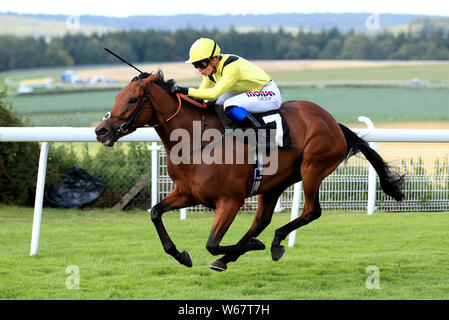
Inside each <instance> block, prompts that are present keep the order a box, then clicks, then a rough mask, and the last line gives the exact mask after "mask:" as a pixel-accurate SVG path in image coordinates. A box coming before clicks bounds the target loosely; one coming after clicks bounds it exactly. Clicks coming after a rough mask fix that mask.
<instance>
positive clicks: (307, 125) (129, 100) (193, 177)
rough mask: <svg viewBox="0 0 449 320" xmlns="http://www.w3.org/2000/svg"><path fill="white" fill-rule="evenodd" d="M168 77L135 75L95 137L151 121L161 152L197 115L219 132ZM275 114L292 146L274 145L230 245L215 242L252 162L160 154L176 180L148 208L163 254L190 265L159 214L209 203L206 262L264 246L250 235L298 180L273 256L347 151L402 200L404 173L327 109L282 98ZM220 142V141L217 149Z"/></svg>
mask: <svg viewBox="0 0 449 320" xmlns="http://www.w3.org/2000/svg"><path fill="white" fill-rule="evenodd" d="M174 85H175V82H174V81H173V80H172V79H171V80H168V81H166V80H164V76H163V73H162V71H161V70H159V71H158V72H156V73H151V74H150V73H141V74H140V75H139V76H138V77H135V78H134V79H133V80H132V81H131V82H130V83H129V84H128V85H127V86H126V87H125V88H124V89H123V90H122V91H121V92H120V93H118V95H117V96H116V98H115V105H114V107H113V108H112V110H111V111H110V112H109V113H108V114H107V115H106V116H105V118H103V121H102V122H101V123H100V124H99V125H98V127H97V128H96V129H95V133H96V135H97V140H98V141H99V142H100V143H103V144H104V145H106V146H113V145H114V143H115V142H116V141H117V140H118V139H120V138H121V137H123V136H125V135H127V134H129V133H131V132H133V131H135V130H136V129H137V128H139V127H143V126H151V127H154V128H155V130H156V132H157V134H158V135H159V137H160V138H161V141H162V143H163V145H164V148H165V150H166V152H167V155H169V154H170V151H171V150H172V148H173V147H174V145H175V143H176V142H175V141H171V139H170V134H171V133H172V132H173V130H175V129H177V128H184V129H186V130H187V131H188V132H189V133H192V123H193V122H194V121H200V122H201V123H202V127H203V129H204V128H205V127H206V126H207V127H209V128H216V129H218V130H220V132H224V128H223V126H222V124H221V122H220V121H219V119H218V117H217V115H216V112H215V111H214V110H213V109H212V108H209V107H208V108H205V109H202V108H198V107H197V106H194V105H193V104H192V103H189V102H187V101H184V100H181V99H180V98H179V94H177V95H173V94H172V93H171V90H170V89H171V88H172V87H173V86H174ZM280 112H281V113H282V115H283V116H284V117H285V119H286V121H287V123H288V125H289V128H290V139H291V144H292V147H291V148H280V149H279V150H278V168H277V172H276V173H275V174H273V175H266V176H263V179H262V182H261V184H260V187H259V189H258V192H257V194H258V207H257V211H256V214H255V217H254V220H253V223H252V225H251V227H250V229H249V230H248V232H247V233H246V234H245V235H244V236H243V237H242V238H241V239H240V240H239V241H238V242H237V243H236V244H235V245H227V246H222V245H220V242H221V240H222V238H223V236H224V235H225V233H226V231H227V230H228V228H229V227H230V225H231V223H232V222H233V221H234V218H235V217H236V215H237V213H238V211H239V209H240V207H241V206H242V205H243V203H244V201H245V198H246V197H248V195H249V193H250V189H251V187H252V182H253V175H254V164H252V163H243V164H214V163H213V164H205V163H203V162H201V163H188V164H183V163H181V164H176V165H175V164H174V163H173V162H172V161H171V159H170V157H169V156H167V171H168V174H169V175H170V177H171V179H172V180H173V182H174V184H175V188H174V190H173V191H172V192H171V193H169V194H168V195H167V196H166V197H165V198H164V199H163V200H162V201H160V202H159V203H157V204H156V205H155V206H154V207H153V208H152V209H151V221H152V222H153V223H154V226H155V228H156V230H157V233H158V235H159V238H160V240H161V242H162V246H163V248H164V250H165V252H166V253H168V254H170V255H171V256H173V257H174V258H175V259H176V260H177V261H178V262H179V263H181V264H183V265H185V266H187V267H191V266H192V257H191V255H190V254H189V253H188V252H187V251H183V252H179V251H178V249H177V248H176V246H175V245H174V243H173V242H172V240H171V239H170V236H169V235H168V233H167V231H166V229H165V227H164V224H163V222H162V215H163V214H164V213H165V212H167V211H169V210H173V209H180V208H184V207H189V206H193V205H197V204H202V205H205V206H206V207H209V208H212V209H215V215H214V219H213V223H212V228H211V231H210V235H209V238H208V240H207V243H206V248H207V250H208V251H209V252H210V253H211V254H212V255H223V256H222V257H221V258H219V259H218V260H216V261H215V262H213V263H212V265H211V266H210V268H211V269H213V270H217V271H224V270H226V268H227V264H228V263H229V262H234V261H236V260H237V259H238V258H239V256H241V255H242V254H244V253H246V252H248V251H251V250H263V249H265V244H264V243H263V242H262V241H260V240H258V239H257V238H256V237H257V236H258V235H259V234H260V233H261V232H262V231H263V230H264V229H265V228H266V227H267V226H268V224H269V223H270V221H271V218H272V215H273V211H274V208H275V206H276V203H277V200H278V198H279V197H280V195H281V194H282V192H283V191H284V190H285V189H286V188H287V187H289V186H291V185H292V184H294V183H296V182H298V181H302V182H303V191H304V198H305V203H304V209H303V211H302V214H301V215H300V216H299V217H298V218H296V219H294V220H292V221H290V222H289V223H287V224H285V225H284V226H282V227H280V228H278V229H277V230H276V231H275V233H274V239H273V241H272V243H271V256H272V259H273V260H274V261H277V260H279V259H280V258H281V257H282V256H283V254H284V252H285V248H284V246H283V245H281V242H282V241H283V240H284V239H285V238H286V237H287V235H288V234H289V233H290V232H291V231H293V230H295V229H297V228H300V227H302V226H304V225H306V224H308V223H310V222H311V221H313V220H315V219H317V218H319V217H320V215H321V208H320V202H319V187H320V184H321V182H322V181H323V179H324V178H325V177H327V176H328V175H330V174H331V173H332V172H333V171H334V170H335V169H336V168H337V167H338V165H339V164H340V163H341V162H342V161H344V160H346V159H348V158H349V157H350V156H352V155H355V154H357V153H358V152H361V153H362V154H363V155H364V156H365V157H366V159H367V160H368V161H369V162H370V163H371V164H372V166H373V167H374V168H375V170H376V172H377V174H378V176H379V180H380V185H381V188H382V190H383V191H384V192H385V193H386V194H387V195H389V196H391V197H392V198H394V199H395V200H397V201H401V200H402V199H403V196H404V195H403V192H402V184H403V178H404V176H401V175H398V174H395V173H393V172H392V171H391V169H390V167H389V165H388V164H387V163H386V162H385V161H384V160H383V159H382V158H381V157H380V155H379V154H378V153H377V152H376V151H374V150H373V149H372V148H370V147H369V145H368V143H367V142H366V141H365V140H363V139H361V138H359V137H358V136H357V135H356V134H355V133H354V132H352V131H351V130H350V129H348V128H347V127H345V126H344V125H342V124H339V123H337V122H336V120H335V119H334V118H333V117H332V115H330V114H329V113H328V112H327V111H326V110H324V109H323V108H321V107H320V106H318V105H316V104H314V103H312V102H308V101H286V102H284V103H283V104H282V106H281V108H280ZM223 148H224V147H223Z"/></svg>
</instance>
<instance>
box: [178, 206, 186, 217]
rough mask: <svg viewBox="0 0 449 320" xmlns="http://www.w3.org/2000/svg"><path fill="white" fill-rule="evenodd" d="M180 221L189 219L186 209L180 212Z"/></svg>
mask: <svg viewBox="0 0 449 320" xmlns="http://www.w3.org/2000/svg"><path fill="white" fill-rule="evenodd" d="M179 219H181V220H185V219H187V209H186V208H182V209H181V210H180V211H179Z"/></svg>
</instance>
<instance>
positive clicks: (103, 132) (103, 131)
mask: <svg viewBox="0 0 449 320" xmlns="http://www.w3.org/2000/svg"><path fill="white" fill-rule="evenodd" d="M108 132H109V130H108V129H106V128H105V127H99V128H96V129H95V133H96V135H97V136H104V135H106V134H108Z"/></svg>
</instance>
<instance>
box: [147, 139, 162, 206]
mask: <svg viewBox="0 0 449 320" xmlns="http://www.w3.org/2000/svg"><path fill="white" fill-rule="evenodd" d="M160 149H161V146H159V145H158V144H157V142H153V143H152V144H151V146H148V150H151V208H152V207H154V206H155V205H156V204H157V191H158V190H157V185H158V183H157V181H158V173H157V170H158V164H159V161H158V152H159V150H160Z"/></svg>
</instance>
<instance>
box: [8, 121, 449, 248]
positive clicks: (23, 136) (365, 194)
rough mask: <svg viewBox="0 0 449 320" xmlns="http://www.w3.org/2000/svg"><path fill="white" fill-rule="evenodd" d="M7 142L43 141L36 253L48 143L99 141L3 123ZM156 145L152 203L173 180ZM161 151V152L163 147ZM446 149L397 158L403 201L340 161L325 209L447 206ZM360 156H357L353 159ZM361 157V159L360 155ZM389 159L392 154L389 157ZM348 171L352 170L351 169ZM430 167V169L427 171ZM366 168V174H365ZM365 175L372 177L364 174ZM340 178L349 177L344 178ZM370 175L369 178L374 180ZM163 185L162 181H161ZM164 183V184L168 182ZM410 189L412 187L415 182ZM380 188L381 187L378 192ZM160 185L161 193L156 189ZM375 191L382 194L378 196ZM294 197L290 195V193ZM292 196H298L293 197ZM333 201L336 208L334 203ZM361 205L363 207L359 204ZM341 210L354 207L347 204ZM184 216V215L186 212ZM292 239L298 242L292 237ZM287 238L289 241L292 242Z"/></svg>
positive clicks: (408, 138) (434, 134)
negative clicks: (404, 181) (436, 153)
mask: <svg viewBox="0 0 449 320" xmlns="http://www.w3.org/2000/svg"><path fill="white" fill-rule="evenodd" d="M354 131H355V132H356V133H357V134H358V135H359V136H361V137H363V138H364V139H365V140H367V141H371V142H374V141H378V142H449V130H389V129H383V130H374V129H360V130H354ZM4 141H18V142H26V141H41V142H43V143H42V147H41V154H40V159H39V170H38V177H37V188H36V201H35V211H34V220H33V234H32V244H31V251H30V254H31V255H34V254H36V253H37V249H38V242H39V233H40V223H41V217H42V205H43V194H44V185H45V174H46V166H47V156H48V151H49V147H50V143H49V142H57V141H70V142H76V141H96V137H95V133H94V130H93V128H73V127H56V128H51V127H39V128H36V127H34V128H33V127H28V128H10V127H9V128H3V127H0V142H4ZM122 141H141V142H142V141H146V142H147V141H159V137H158V136H157V134H156V132H155V131H154V129H152V128H142V129H139V130H138V131H136V132H134V133H132V134H130V135H128V136H126V137H124V138H123V139H122ZM158 149H159V148H158V147H157V145H155V143H153V144H152V150H151V152H152V161H151V168H152V169H151V181H152V184H151V186H152V190H151V195H152V198H151V203H152V205H154V204H155V203H156V202H157V201H158V198H159V199H160V198H161V197H163V195H164V192H166V190H168V189H170V190H171V189H172V186H170V185H169V182H168V179H169V178H168V177H167V175H166V173H165V172H164V164H163V161H162V159H161V158H160V157H159V162H161V163H160V167H159V166H158V163H157V162H158V161H156V159H158V156H157V153H158V152H159V151H158ZM161 153H162V152H161ZM448 155H449V153H448V152H443V153H442V154H441V156H440V157H441V159H440V158H436V159H438V160H433V161H434V162H433V164H432V163H431V164H427V163H425V161H427V158H423V154H422V153H419V154H417V156H419V158H418V159H417V158H416V157H415V158H413V159H410V160H409V159H404V158H402V159H400V160H399V161H397V160H395V161H396V162H395V163H394V165H395V166H397V167H398V168H399V170H400V171H401V172H402V173H406V174H407V176H409V177H413V179H411V180H410V178H409V180H408V181H407V184H406V186H405V191H406V199H405V201H403V204H401V205H397V204H393V203H392V201H391V200H389V199H386V198H385V197H386V196H384V195H383V193H380V191H379V190H378V189H379V188H378V187H376V183H375V180H374V179H373V178H374V177H375V176H373V170H372V168H371V167H370V166H368V167H366V165H367V162H366V161H363V162H364V164H361V163H357V161H358V160H355V161H351V160H350V161H349V162H348V163H347V164H343V165H341V166H340V167H339V168H338V169H337V170H336V172H334V173H333V174H332V175H331V176H329V177H328V178H326V180H325V181H324V182H323V184H322V187H321V189H320V194H321V195H320V196H321V197H322V198H321V199H322V207H323V208H336V207H335V205H336V204H340V205H343V206H348V203H351V202H353V203H355V206H356V207H355V208H354V209H360V208H363V207H364V208H366V206H368V213H372V211H373V210H374V206H375V205H376V204H377V205H378V208H379V209H384V210H398V209H401V208H406V210H408V211H409V210H412V209H416V210H419V211H423V210H425V211H428V210H433V209H435V208H437V209H438V210H448V208H447V206H448V202H449V201H448V200H449V197H448V188H447V185H448V182H449V178H448V176H449V175H448V172H449V170H448V161H447V160H448ZM355 159H357V158H355ZM359 160H360V159H359ZM386 160H387V161H388V160H389V159H388V157H386ZM351 168H352V169H351ZM348 170H349V171H348ZM427 170H429V171H427ZM367 173H368V174H367ZM366 176H368V177H367V178H366ZM342 177H346V178H345V179H343V178H342ZM370 180H371V182H370ZM156 182H159V184H160V187H159V186H158V183H156ZM164 183H165V184H164ZM299 185H300V184H296V185H295V186H294V192H293V197H292V195H291V194H292V191H291V188H290V189H289V190H288V191H287V192H286V193H285V195H283V196H282V198H281V200H280V202H279V205H278V209H279V207H280V208H283V206H284V208H285V209H288V204H290V203H293V205H291V210H292V218H294V217H295V216H297V214H298V211H299V203H300V192H299ZM415 185H416V187H413V188H411V186H415ZM376 189H377V192H376ZM158 190H159V195H158V192H157V191H158ZM376 196H378V197H380V198H378V199H377V202H376ZM289 197H290V198H289ZM291 198H294V199H293V200H292V201H290V199H291ZM254 201H255V199H254V198H250V199H248V204H247V205H246V206H248V207H251V206H253V207H254ZM407 204H412V207H407ZM333 206H334V207H333ZM357 206H360V207H357ZM343 209H350V208H348V207H343ZM182 218H185V214H183V215H182ZM292 239H293V243H294V237H293V238H292ZM291 242H292V241H290V237H289V245H291Z"/></svg>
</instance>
